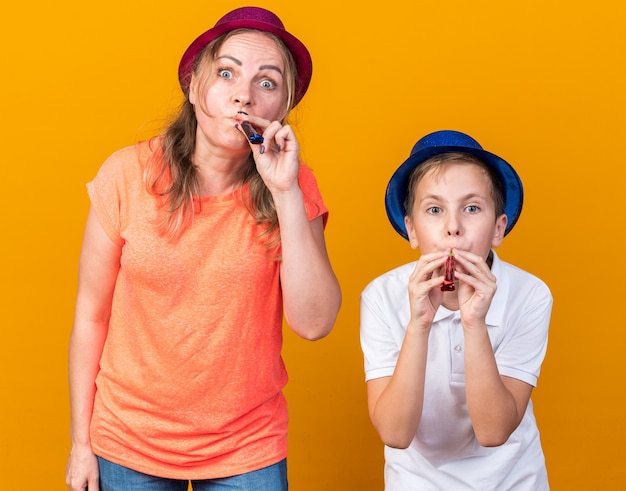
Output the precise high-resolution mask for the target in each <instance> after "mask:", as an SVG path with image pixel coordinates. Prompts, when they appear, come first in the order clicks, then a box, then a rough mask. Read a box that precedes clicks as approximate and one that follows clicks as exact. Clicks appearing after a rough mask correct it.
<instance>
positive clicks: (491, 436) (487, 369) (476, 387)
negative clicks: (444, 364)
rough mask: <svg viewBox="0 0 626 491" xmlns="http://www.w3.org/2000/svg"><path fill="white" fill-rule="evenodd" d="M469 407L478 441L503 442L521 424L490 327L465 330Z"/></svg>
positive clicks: (486, 444)
mask: <svg viewBox="0 0 626 491" xmlns="http://www.w3.org/2000/svg"><path fill="white" fill-rule="evenodd" d="M465 383H466V395H467V406H468V410H469V414H470V419H471V421H472V427H473V428H474V433H475V435H476V438H477V439H478V442H479V443H480V444H481V445H483V446H486V447H492V446H498V445H502V444H503V443H504V442H506V440H507V439H508V438H509V436H510V435H511V433H512V432H513V431H514V430H515V428H516V427H517V425H518V424H519V420H520V416H519V415H518V412H517V405H516V401H515V398H514V397H513V395H512V394H511V392H510V391H509V390H508V389H507V387H506V386H505V385H504V383H503V382H502V377H501V376H500V373H499V371H498V367H497V364H496V360H495V356H494V353H493V348H492V346H491V342H490V340H489V336H488V334H487V328H486V327H485V328H484V329H472V330H466V331H465Z"/></svg>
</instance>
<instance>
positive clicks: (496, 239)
mask: <svg viewBox="0 0 626 491" xmlns="http://www.w3.org/2000/svg"><path fill="white" fill-rule="evenodd" d="M507 223H509V219H508V217H507V216H506V215H505V214H504V213H503V214H502V215H500V216H499V217H498V218H497V219H496V228H495V233H494V235H493V240H492V241H491V247H498V246H499V245H500V244H502V239H504V233H505V232H506V224H507Z"/></svg>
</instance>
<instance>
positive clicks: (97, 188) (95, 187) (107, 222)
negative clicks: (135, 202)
mask: <svg viewBox="0 0 626 491" xmlns="http://www.w3.org/2000/svg"><path fill="white" fill-rule="evenodd" d="M136 155H137V153H136V151H135V150H134V149H132V148H130V147H129V148H126V149H123V150H120V151H118V152H116V153H114V154H113V155H111V156H110V157H109V158H108V159H107V160H106V161H105V162H104V163H103V164H102V166H101V167H100V169H99V170H98V173H97V174H96V177H95V178H94V179H93V180H92V181H91V182H89V183H87V193H88V195H89V199H90V201H91V205H92V207H93V209H94V211H95V213H96V216H97V217H98V219H99V220H100V223H101V225H102V227H103V228H104V230H105V232H106V233H107V235H108V236H109V238H110V239H111V240H112V241H113V242H114V243H115V244H117V245H120V246H121V245H123V244H124V239H123V238H122V229H123V226H124V224H123V216H124V210H123V207H124V206H125V204H126V203H128V201H127V198H128V194H129V184H128V179H129V178H130V176H129V175H128V174H129V171H133V170H134V169H133V167H134V166H133V165H132V164H133V161H134V162H135V163H136ZM133 157H134V158H133ZM135 180H136V178H135Z"/></svg>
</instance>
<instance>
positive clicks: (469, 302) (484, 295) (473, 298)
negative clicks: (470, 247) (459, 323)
mask: <svg viewBox="0 0 626 491" xmlns="http://www.w3.org/2000/svg"><path fill="white" fill-rule="evenodd" d="M454 256H455V259H456V262H457V269H456V271H455V273H454V275H455V277H456V278H458V280H459V285H458V301H459V309H460V311H461V319H462V320H463V325H464V326H465V327H466V328H470V329H471V328H472V327H473V326H481V325H484V324H485V318H486V316H487V311H488V310H489V307H490V306H491V300H492V299H493V296H494V295H495V293H496V288H497V286H496V277H495V276H494V275H493V273H492V272H491V269H490V268H489V265H488V264H487V261H485V258H484V257H480V256H477V255H476V254H472V253H471V252H468V251H460V250H457V249H454ZM459 266H460V268H459ZM459 269H460V270H459Z"/></svg>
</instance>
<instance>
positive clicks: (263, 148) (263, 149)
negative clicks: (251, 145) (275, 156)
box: [259, 145, 265, 154]
mask: <svg viewBox="0 0 626 491" xmlns="http://www.w3.org/2000/svg"><path fill="white" fill-rule="evenodd" d="M259 153H262V154H263V153H265V145H261V148H260V149H259Z"/></svg>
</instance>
